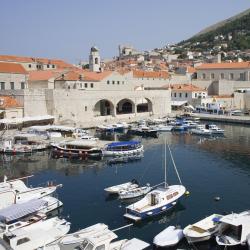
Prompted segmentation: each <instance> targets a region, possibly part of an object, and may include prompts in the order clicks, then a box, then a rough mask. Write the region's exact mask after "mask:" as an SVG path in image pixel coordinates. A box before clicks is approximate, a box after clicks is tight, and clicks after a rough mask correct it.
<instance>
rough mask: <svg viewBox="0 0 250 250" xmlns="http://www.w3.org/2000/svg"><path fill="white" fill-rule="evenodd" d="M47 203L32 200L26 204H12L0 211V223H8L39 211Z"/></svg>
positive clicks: (40, 200)
mask: <svg viewBox="0 0 250 250" xmlns="http://www.w3.org/2000/svg"><path fill="white" fill-rule="evenodd" d="M47 204H48V202H47V201H46V200H42V199H33V200H30V201H28V202H24V203H20V204H13V205H10V206H9V207H6V208H3V209H1V210H0V221H2V222H5V223H8V222H10V221H14V220H17V219H19V218H22V217H24V216H27V215H29V214H32V213H35V212H37V211H39V210H40V209H41V208H42V207H43V206H45V205H47Z"/></svg>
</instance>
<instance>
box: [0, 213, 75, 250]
mask: <svg viewBox="0 0 250 250" xmlns="http://www.w3.org/2000/svg"><path fill="white" fill-rule="evenodd" d="M69 230H70V223H69V222H67V221H66V220H64V219H59V218H58V217H54V218H51V219H48V220H44V221H43V220H41V221H38V222H36V223H34V224H31V225H29V226H26V227H23V228H20V229H16V230H14V231H12V232H7V233H5V234H4V235H3V241H0V249H1V250H2V249H3V250H9V249H13V250H34V249H46V248H45V246H46V245H47V244H50V243H54V242H56V241H58V240H59V239H61V238H62V237H63V236H64V235H66V234H67V233H68V232H69Z"/></svg>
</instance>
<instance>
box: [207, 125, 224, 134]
mask: <svg viewBox="0 0 250 250" xmlns="http://www.w3.org/2000/svg"><path fill="white" fill-rule="evenodd" d="M206 129H208V130H209V131H210V132H211V134H212V135H223V134H224V132H225V130H223V129H221V128H219V127H218V126H217V125H215V124H206Z"/></svg>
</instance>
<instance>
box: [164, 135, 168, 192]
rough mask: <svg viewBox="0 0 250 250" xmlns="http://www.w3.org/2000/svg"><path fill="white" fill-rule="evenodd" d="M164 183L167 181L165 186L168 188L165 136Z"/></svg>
mask: <svg viewBox="0 0 250 250" xmlns="http://www.w3.org/2000/svg"><path fill="white" fill-rule="evenodd" d="M164 170H165V172H164V175H165V178H164V183H165V188H167V139H166V137H165V147H164Z"/></svg>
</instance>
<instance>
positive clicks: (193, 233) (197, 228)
mask: <svg viewBox="0 0 250 250" xmlns="http://www.w3.org/2000/svg"><path fill="white" fill-rule="evenodd" d="M220 218H222V215H220V214H212V215H210V216H208V217H206V218H205V219H202V220H200V221H198V222H196V223H194V224H192V225H188V226H186V227H185V228H184V229H183V234H184V236H185V237H186V239H187V241H188V243H195V242H201V241H206V240H210V239H211V238H212V237H213V236H214V235H215V234H216V233H217V232H218V230H219V225H220Z"/></svg>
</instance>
